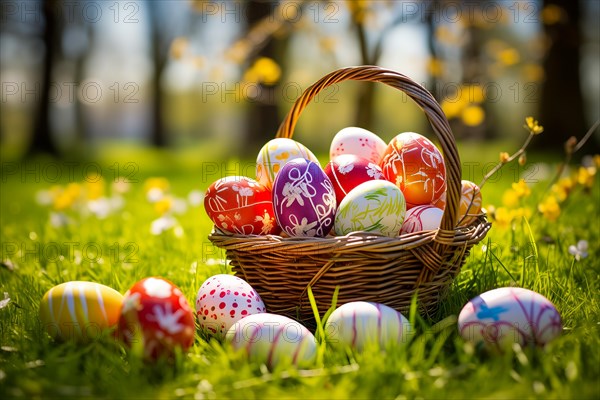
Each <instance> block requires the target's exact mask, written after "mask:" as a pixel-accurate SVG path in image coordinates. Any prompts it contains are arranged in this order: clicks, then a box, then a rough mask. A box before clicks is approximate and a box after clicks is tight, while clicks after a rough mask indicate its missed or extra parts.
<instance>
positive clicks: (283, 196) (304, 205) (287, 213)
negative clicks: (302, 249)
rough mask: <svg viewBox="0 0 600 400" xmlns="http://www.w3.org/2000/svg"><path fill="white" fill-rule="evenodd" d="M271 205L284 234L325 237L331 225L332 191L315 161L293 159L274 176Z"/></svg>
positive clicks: (328, 181)
mask: <svg viewBox="0 0 600 400" xmlns="http://www.w3.org/2000/svg"><path fill="white" fill-rule="evenodd" d="M273 208H274V210H275V217H276V218H277V223H278V225H279V226H280V227H281V229H283V230H284V231H285V232H286V233H287V234H288V235H290V236H308V237H325V236H327V234H328V233H329V231H330V230H331V228H332V227H333V220H334V217H335V210H336V201H335V191H334V190H333V185H332V183H331V181H330V180H329V178H328V177H327V175H325V172H323V170H322V169H321V167H320V166H319V164H317V163H315V162H313V161H309V160H306V159H304V158H296V159H294V160H291V161H289V162H288V163H287V164H285V165H284V166H283V168H282V169H281V171H280V172H279V173H278V174H277V176H276V177H275V182H274V184H273Z"/></svg>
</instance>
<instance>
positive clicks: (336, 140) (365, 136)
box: [329, 126, 387, 164]
mask: <svg viewBox="0 0 600 400" xmlns="http://www.w3.org/2000/svg"><path fill="white" fill-rule="evenodd" d="M386 147H387V144H386V143H385V142H384V141H383V140H382V139H381V138H380V137H379V136H377V135H376V134H374V133H373V132H371V131H368V130H366V129H363V128H358V127H355V126H350V127H347V128H344V129H342V130H340V131H339V132H338V133H336V135H335V136H334V137H333V140H332V141H331V147H330V148H329V159H330V160H333V159H334V158H335V157H337V156H339V155H342V154H353V155H355V156H359V157H362V158H366V159H367V160H369V162H372V163H374V164H379V161H380V160H381V156H382V155H383V152H384V151H385V148H386Z"/></svg>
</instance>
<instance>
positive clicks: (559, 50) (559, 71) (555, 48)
mask: <svg viewBox="0 0 600 400" xmlns="http://www.w3.org/2000/svg"><path fill="white" fill-rule="evenodd" d="M544 6H545V7H548V6H558V7H560V9H562V15H561V18H560V20H559V21H557V22H556V23H550V24H544V31H545V33H546V36H547V38H548V40H549V44H550V47H549V48H548V51H547V53H546V58H545V59H544V70H545V71H546V79H545V81H544V83H543V85H542V100H541V103H540V115H539V121H540V124H541V125H543V126H544V128H545V132H546V133H544V140H542V141H534V145H537V146H540V147H542V146H543V148H544V149H555V150H559V151H562V148H563V145H564V143H565V141H566V140H567V139H568V138H569V137H570V136H576V137H578V138H581V137H582V136H583V134H584V133H585V131H586V130H587V127H586V126H585V115H584V110H583V97H582V94H581V79H580V74H579V66H580V62H579V60H580V56H579V51H580V45H581V37H580V32H579V17H580V2H579V1H574V0H545V1H544Z"/></svg>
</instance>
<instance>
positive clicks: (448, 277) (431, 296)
mask: <svg viewBox="0 0 600 400" xmlns="http://www.w3.org/2000/svg"><path fill="white" fill-rule="evenodd" d="M347 80H355V81H368V82H381V83H384V84H386V85H388V86H391V87H393V88H396V89H398V90H400V91H402V92H404V93H406V94H407V95H408V96H409V97H410V98H412V99H413V100H414V101H415V102H416V103H417V104H418V105H419V107H420V108H421V109H422V110H423V111H424V112H425V114H426V115H427V118H428V119H429V122H430V124H431V126H432V128H433V130H434V132H435V133H436V135H437V137H438V139H439V141H440V145H441V149H442V152H443V156H444V161H445V164H446V177H447V178H446V179H447V203H446V210H445V212H444V216H443V218H442V223H441V226H440V229H438V230H436V231H424V232H417V233H413V234H408V235H402V236H399V237H395V238H390V237H386V236H381V235H376V234H372V233H366V232H354V233H350V234H348V235H346V236H328V237H325V238H304V237H302V238H296V237H294V238H290V237H282V236H276V235H269V236H254V235H248V236H244V235H231V234H225V233H223V232H221V231H220V230H218V229H217V228H215V229H214V231H213V232H212V233H211V234H210V235H209V239H210V240H211V241H212V243H213V244H214V245H216V246H217V247H220V248H222V249H225V250H226V255H227V258H228V259H229V260H230V261H231V265H232V268H233V270H234V272H236V274H237V275H238V276H240V277H242V278H243V279H245V280H246V281H247V282H248V283H250V285H252V287H254V288H255V289H256V291H257V292H258V293H259V294H260V296H261V297H262V299H263V300H264V302H265V304H266V306H267V309H268V310H269V312H272V313H277V314H283V315H287V316H290V317H292V318H295V319H298V320H300V321H303V322H306V323H309V324H310V323H311V321H312V320H313V313H312V310H311V306H310V303H309V300H308V296H307V289H308V287H309V286H310V287H311V288H312V291H313V294H314V296H315V300H316V302H317V307H318V308H319V311H320V313H321V314H322V313H324V312H325V311H326V310H327V309H328V308H329V307H330V305H331V300H332V295H333V293H334V290H335V288H336V286H340V292H339V297H338V305H341V304H344V303H348V302H350V301H358V300H362V301H375V302H379V303H383V304H386V305H388V306H390V307H392V308H395V309H396V310H398V311H406V310H407V309H408V307H409V306H410V303H411V299H412V297H413V295H414V294H415V293H418V305H419V309H420V311H421V312H422V313H427V312H430V311H432V310H434V309H435V308H436V305H437V304H438V302H439V300H440V299H441V298H442V296H443V295H444V292H445V291H446V289H447V288H448V287H449V285H450V283H451V282H452V280H453V278H454V277H455V276H456V275H457V274H458V272H459V270H460V267H461V265H462V264H463V262H464V260H465V258H466V256H467V255H468V253H469V250H470V248H471V247H472V246H473V245H474V244H476V243H478V242H479V241H481V240H482V239H483V238H484V237H485V235H486V234H487V232H488V230H489V228H490V224H489V223H488V222H487V220H486V218H485V215H479V216H477V218H476V221H475V222H473V223H471V224H470V225H469V226H464V227H463V226H461V227H457V216H458V208H459V202H460V196H461V164H460V159H459V156H458V151H457V149H456V143H455V141H454V136H453V134H452V132H451V130H450V126H449V124H448V120H447V119H446V116H445V115H444V113H443V112H442V110H441V108H440V106H439V104H438V103H437V101H436V100H435V99H434V98H433V96H432V95H431V94H430V93H429V92H428V91H427V90H426V89H424V88H423V87H422V86H420V85H419V84H417V83H415V82H414V81H412V80H411V79H410V78H408V77H406V76H404V75H402V74H400V73H398V72H395V71H391V70H387V69H383V68H380V67H376V66H359V67H348V68H343V69H339V70H336V71H333V72H331V73H329V74H327V75H325V76H324V77H323V78H321V79H320V80H319V81H317V82H316V83H315V84H313V85H312V86H311V87H309V88H308V89H307V90H306V91H305V92H304V93H303V94H302V95H301V96H300V98H299V99H298V100H297V101H296V102H295V104H294V105H293V107H292V109H291V110H290V112H289V113H288V115H287V116H286V118H285V120H284V121H283V123H282V124H281V126H280V127H279V130H278V132H277V137H285V138H291V137H292V134H293V130H294V126H295V125H296V122H297V120H298V118H299V116H300V114H301V112H302V111H303V110H304V108H305V107H306V106H307V105H308V104H309V103H310V101H311V100H312V99H313V98H314V96H315V95H316V94H317V93H319V92H320V91H321V90H323V89H324V88H326V87H328V86H330V85H333V84H336V83H339V82H343V81H347Z"/></svg>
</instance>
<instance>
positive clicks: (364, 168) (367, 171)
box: [325, 154, 383, 204]
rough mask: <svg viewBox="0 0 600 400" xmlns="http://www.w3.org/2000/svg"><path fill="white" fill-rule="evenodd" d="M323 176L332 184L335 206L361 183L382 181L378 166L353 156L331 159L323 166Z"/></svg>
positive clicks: (343, 155)
mask: <svg viewBox="0 0 600 400" xmlns="http://www.w3.org/2000/svg"><path fill="white" fill-rule="evenodd" d="M325 174H326V175H327V177H329V180H330V181H331V183H332V184H333V189H334V190H335V198H336V201H337V204H340V203H341V202H342V200H344V197H346V195H347V194H348V192H350V191H351V190H352V189H354V188H355V187H357V186H358V185H360V184H361V183H363V182H366V181H371V180H375V179H383V172H382V171H381V168H380V167H379V165H377V164H374V163H372V162H370V161H369V160H367V159H366V158H362V157H359V156H355V155H353V154H342V155H340V156H336V157H335V158H333V159H332V160H331V161H329V163H327V165H326V166H325Z"/></svg>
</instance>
